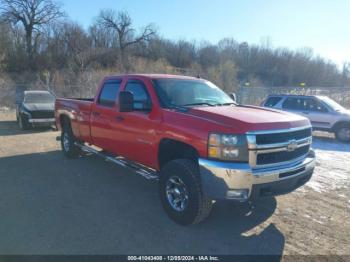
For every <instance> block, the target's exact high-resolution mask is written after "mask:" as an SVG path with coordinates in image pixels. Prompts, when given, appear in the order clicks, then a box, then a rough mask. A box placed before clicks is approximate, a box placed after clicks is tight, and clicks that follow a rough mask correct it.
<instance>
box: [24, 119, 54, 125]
mask: <svg viewBox="0 0 350 262" xmlns="http://www.w3.org/2000/svg"><path fill="white" fill-rule="evenodd" d="M55 121H56V120H55V118H37V119H33V118H32V119H29V120H28V122H29V123H32V124H46V123H47V124H49V123H55Z"/></svg>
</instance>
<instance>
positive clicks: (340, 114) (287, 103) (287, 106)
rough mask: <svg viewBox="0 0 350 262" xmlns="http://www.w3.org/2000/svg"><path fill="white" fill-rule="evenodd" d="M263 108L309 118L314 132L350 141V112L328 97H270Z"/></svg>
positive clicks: (342, 140) (263, 104)
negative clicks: (330, 134)
mask: <svg viewBox="0 0 350 262" xmlns="http://www.w3.org/2000/svg"><path fill="white" fill-rule="evenodd" d="M262 106H265V107H270V108H276V109H280V110H285V111H289V112H292V113H295V114H300V115H302V116H305V117H307V118H308V119H309V120H310V122H311V124H312V127H313V130H319V131H326V132H330V133H334V134H335V137H336V138H337V139H338V140H339V141H341V142H349V141H350V110H347V109H345V108H344V107H343V106H341V105H339V104H338V103H337V102H335V101H334V100H332V99H330V98H329V97H327V96H303V95H270V96H269V97H268V98H267V99H266V100H265V101H264V102H263V103H262Z"/></svg>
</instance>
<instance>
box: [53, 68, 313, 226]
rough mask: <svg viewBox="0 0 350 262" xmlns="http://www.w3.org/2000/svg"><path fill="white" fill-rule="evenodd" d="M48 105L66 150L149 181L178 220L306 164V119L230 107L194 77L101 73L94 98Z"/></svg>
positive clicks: (282, 179) (265, 188)
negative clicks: (155, 182) (93, 156)
mask: <svg viewBox="0 0 350 262" xmlns="http://www.w3.org/2000/svg"><path fill="white" fill-rule="evenodd" d="M55 110H56V124H57V126H58V127H59V129H61V130H62V133H61V137H60V140H61V145H62V150H63V153H64V154H65V155H66V156H67V157H69V158H75V157H78V156H79V154H80V152H81V150H83V151H88V152H92V153H95V154H97V155H100V156H102V157H103V158H105V159H106V160H108V161H111V162H114V163H116V164H120V165H122V166H126V167H131V168H133V169H136V172H137V173H139V174H141V175H142V176H144V177H146V178H148V179H159V194H160V199H161V202H162V205H163V207H164V209H165V211H166V213H167V214H168V215H169V217H170V218H172V219H173V220H175V221H176V222H178V223H180V224H184V225H186V224H193V223H198V222H200V221H202V220H203V219H205V218H206V217H207V216H208V214H209V213H210V210H211V207H212V203H213V201H212V200H232V201H248V200H249V199H255V198H259V197H264V196H274V195H278V194H284V193H288V192H291V191H293V190H294V189H296V188H298V187H300V186H302V185H303V184H305V183H306V182H307V181H308V180H309V179H310V177H311V176H312V173H313V170H314V166H315V154H314V152H313V151H312V150H311V148H310V146H311V142H312V136H311V125H310V122H309V120H308V119H306V118H304V117H301V116H298V115H295V114H290V113H288V112H279V111H276V110H271V109H267V108H259V107H254V106H243V105H238V104H236V103H235V102H234V101H233V100H232V99H231V98H230V97H229V96H228V95H227V94H225V93H224V92H223V91H222V90H221V89H219V88H218V87H216V86H215V85H214V84H212V83H210V82H209V81H206V80H203V79H198V78H193V77H184V76H172V75H121V76H111V77H106V78H105V79H104V80H103V81H102V83H101V85H100V87H99V88H98V91H97V94H96V96H95V98H94V99H89V100H87V99H85V100H84V99H81V100H77V99H63V98H58V99H57V100H56V105H55ZM92 145H93V146H92ZM96 147H98V148H99V149H98V148H96ZM130 193H135V192H133V191H132V190H130ZM136 193H137V192H136Z"/></svg>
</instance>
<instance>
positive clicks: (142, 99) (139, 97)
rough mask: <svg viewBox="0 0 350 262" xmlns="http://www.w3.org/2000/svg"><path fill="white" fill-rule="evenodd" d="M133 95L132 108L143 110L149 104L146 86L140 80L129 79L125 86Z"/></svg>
mask: <svg viewBox="0 0 350 262" xmlns="http://www.w3.org/2000/svg"><path fill="white" fill-rule="evenodd" d="M125 91H129V92H131V93H132V94H133V95H134V109H135V110H141V111H142V110H145V109H146V108H147V107H149V106H150V104H151V99H150V97H149V95H148V93H147V90H146V87H145V86H144V85H143V84H142V83H141V82H140V81H130V82H128V83H127V85H126V87H125Z"/></svg>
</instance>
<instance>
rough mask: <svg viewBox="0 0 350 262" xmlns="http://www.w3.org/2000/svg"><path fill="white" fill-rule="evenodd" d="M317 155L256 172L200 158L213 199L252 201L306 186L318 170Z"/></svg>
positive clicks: (243, 165)
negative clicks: (316, 164) (316, 165)
mask: <svg viewBox="0 0 350 262" xmlns="http://www.w3.org/2000/svg"><path fill="white" fill-rule="evenodd" d="M315 162H316V161H315V153H314V151H312V150H311V151H310V153H309V154H308V156H307V157H306V158H305V159H303V160H301V161H298V162H295V163H291V164H288V165H282V166H275V167H269V168H257V169H253V168H251V166H250V165H249V164H248V163H230V162H220V161H214V160H208V159H202V158H201V159H199V167H200V174H201V178H202V186H203V190H204V192H205V193H206V194H207V195H208V196H209V197H210V198H212V199H216V200H218V199H231V200H237V201H246V200H248V199H252V198H257V197H262V196H272V195H279V194H285V193H288V192H291V191H293V190H295V189H296V188H298V187H300V186H302V185H304V184H305V183H306V182H307V181H308V180H309V179H310V178H311V176H312V173H313V170H314V168H315Z"/></svg>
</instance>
